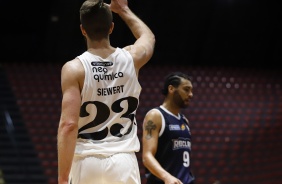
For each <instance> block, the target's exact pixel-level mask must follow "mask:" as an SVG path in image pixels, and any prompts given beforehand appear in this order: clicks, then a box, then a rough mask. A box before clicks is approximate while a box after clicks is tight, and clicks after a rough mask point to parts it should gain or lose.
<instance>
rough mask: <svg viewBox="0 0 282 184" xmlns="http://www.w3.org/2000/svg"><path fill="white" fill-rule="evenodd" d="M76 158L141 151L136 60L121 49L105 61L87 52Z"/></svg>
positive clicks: (82, 56)
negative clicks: (136, 115)
mask: <svg viewBox="0 0 282 184" xmlns="http://www.w3.org/2000/svg"><path fill="white" fill-rule="evenodd" d="M78 58H79V59H80V61H81V62H82V64H83V66H84V69H85V79H84V86H83V89H82V92H81V98H82V103H81V109H80V118H79V122H78V126H79V130H78V139H77V144H76V150H75V154H76V155H77V156H78V155H80V156H85V155H92V154H103V155H112V154H114V153H119V152H134V151H135V152H136V151H139V150H140V142H139V139H138V136H137V122H136V118H135V113H136V110H137V107H138V105H139V95H140V92H141V86H140V84H139V82H138V78H137V76H136V72H135V67H134V63H133V59H132V56H131V55H130V54H129V52H128V51H126V50H125V49H121V48H117V49H116V50H115V52H114V53H112V54H111V55H110V56H109V57H108V58H106V59H103V58H101V57H99V56H97V55H93V54H91V53H90V52H88V51H86V52H84V53H83V54H81V55H80V56H78Z"/></svg>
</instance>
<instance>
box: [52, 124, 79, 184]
mask: <svg viewBox="0 0 282 184" xmlns="http://www.w3.org/2000/svg"><path fill="white" fill-rule="evenodd" d="M76 137H77V129H76V128H69V127H60V128H59V130H58V145H57V146H58V181H59V183H64V182H66V181H67V180H68V177H69V173H70V169H71V165H72V160H73V156H74V150H75V144H76Z"/></svg>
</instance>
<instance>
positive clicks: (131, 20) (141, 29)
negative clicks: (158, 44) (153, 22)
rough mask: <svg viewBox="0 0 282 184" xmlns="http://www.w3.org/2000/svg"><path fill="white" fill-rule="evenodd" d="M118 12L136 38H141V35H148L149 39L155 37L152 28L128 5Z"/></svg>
mask: <svg viewBox="0 0 282 184" xmlns="http://www.w3.org/2000/svg"><path fill="white" fill-rule="evenodd" d="M118 14H119V16H120V17H121V19H122V20H123V21H124V22H125V23H126V25H127V26H128V27H129V29H130V30H131V32H132V34H133V35H134V37H135V38H136V39H138V38H140V37H141V36H146V37H148V39H154V34H153V33H152V31H151V30H150V28H149V27H148V26H147V25H146V24H145V23H144V22H143V21H142V20H141V19H140V18H139V17H137V16H136V15H135V14H134V13H133V12H132V11H131V10H130V9H129V8H128V7H126V8H123V9H122V11H120V12H119V13H118Z"/></svg>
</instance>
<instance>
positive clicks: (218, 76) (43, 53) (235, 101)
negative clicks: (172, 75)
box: [0, 0, 282, 184]
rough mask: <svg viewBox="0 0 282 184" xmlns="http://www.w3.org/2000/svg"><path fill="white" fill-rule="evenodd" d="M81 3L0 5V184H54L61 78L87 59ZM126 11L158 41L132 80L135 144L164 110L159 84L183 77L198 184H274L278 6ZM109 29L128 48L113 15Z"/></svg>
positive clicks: (227, 3)
mask: <svg viewBox="0 0 282 184" xmlns="http://www.w3.org/2000/svg"><path fill="white" fill-rule="evenodd" d="M82 2H83V1H82V0H80V1H74V0H72V1H67V0H58V1H55V0H50V1H48V2H33V1H28V2H25V1H20V0H14V1H3V2H1V7H2V11H1V16H0V20H1V23H2V29H1V44H2V48H1V59H0V64H1V65H0V76H1V77H0V102H1V103H0V104H1V106H0V184H4V183H5V184H25V183H26V184H55V183H57V155H56V154H57V153H56V131H57V126H58V121H59V115H60V102H61V91H60V69H61V66H62V65H63V64H64V63H65V62H66V61H68V60H70V59H73V58H74V57H75V56H77V55H78V54H80V53H81V52H83V51H84V50H85V49H86V47H85V43H84V39H83V37H82V35H81V33H80V29H79V7H80V5H81V3H82ZM106 2H108V1H106ZM129 5H130V7H131V8H132V10H133V11H134V12H135V13H136V14H137V15H138V16H139V17H141V18H142V19H143V20H144V22H146V23H147V24H148V25H149V26H150V27H151V28H152V30H153V32H154V33H155V35H156V39H157V43H156V50H155V53H154V55H153V58H152V59H151V61H150V62H149V63H148V64H147V65H145V67H144V68H143V70H142V71H141V72H140V83H141V85H142V88H143V91H142V94H141V96H140V104H139V109H138V112H137V121H138V126H140V129H139V130H140V131H139V132H138V134H139V136H141V133H142V130H141V123H142V119H143V117H144V115H145V113H146V112H147V111H148V110H149V109H150V108H152V107H154V106H157V105H159V104H160V103H161V102H162V96H161V95H160V91H159V90H160V88H161V84H162V81H163V77H164V76H165V75H166V74H167V73H169V72H171V71H183V72H186V73H188V74H189V75H191V76H192V79H193V85H194V99H193V101H192V104H191V105H190V107H189V108H188V109H185V110H184V111H183V112H184V113H185V114H187V117H188V118H189V119H190V121H191V124H192V125H191V130H192V136H193V141H192V163H191V164H192V167H193V172H194V173H195V175H196V178H197V184H212V183H215V182H216V181H218V182H220V183H221V184H281V183H282V156H281V151H282V143H281V140H282V134H281V132H282V101H281V100H282V69H281V67H280V65H281V61H282V57H281V54H282V44H281V43H282V35H281V34H282V30H281V26H282V19H281V18H282V15H281V6H280V4H279V2H278V0H277V1H275V0H270V1H261V0H200V1H196V0H188V1H187V0H180V1H164V2H160V1H154V0H142V1H141V0H135V1H134V0H129ZM114 22H115V30H114V32H113V34H112V36H111V38H112V44H113V46H120V47H122V46H125V45H127V44H129V43H132V41H133V36H132V35H131V34H130V32H129V30H128V28H127V27H126V26H125V25H124V23H123V22H122V21H121V20H120V19H119V17H118V16H116V15H114ZM141 151H142V150H141ZM140 154H141V152H139V153H137V155H138V158H139V163H140V171H141V176H142V183H143V184H144V183H145V180H146V179H145V177H144V166H143V164H142V161H141V157H140Z"/></svg>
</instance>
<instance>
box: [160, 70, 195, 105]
mask: <svg viewBox="0 0 282 184" xmlns="http://www.w3.org/2000/svg"><path fill="white" fill-rule="evenodd" d="M192 90H193V85H192V80H191V78H190V77H189V76H188V75H186V74H184V73H182V72H173V73H170V74H169V75H167V76H166V78H165V81H164V86H163V89H162V94H163V95H165V96H166V97H167V99H169V100H171V101H172V103H174V104H176V105H177V106H178V107H180V108H185V107H187V106H188V105H189V101H190V99H191V98H192V97H193V92H192Z"/></svg>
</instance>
